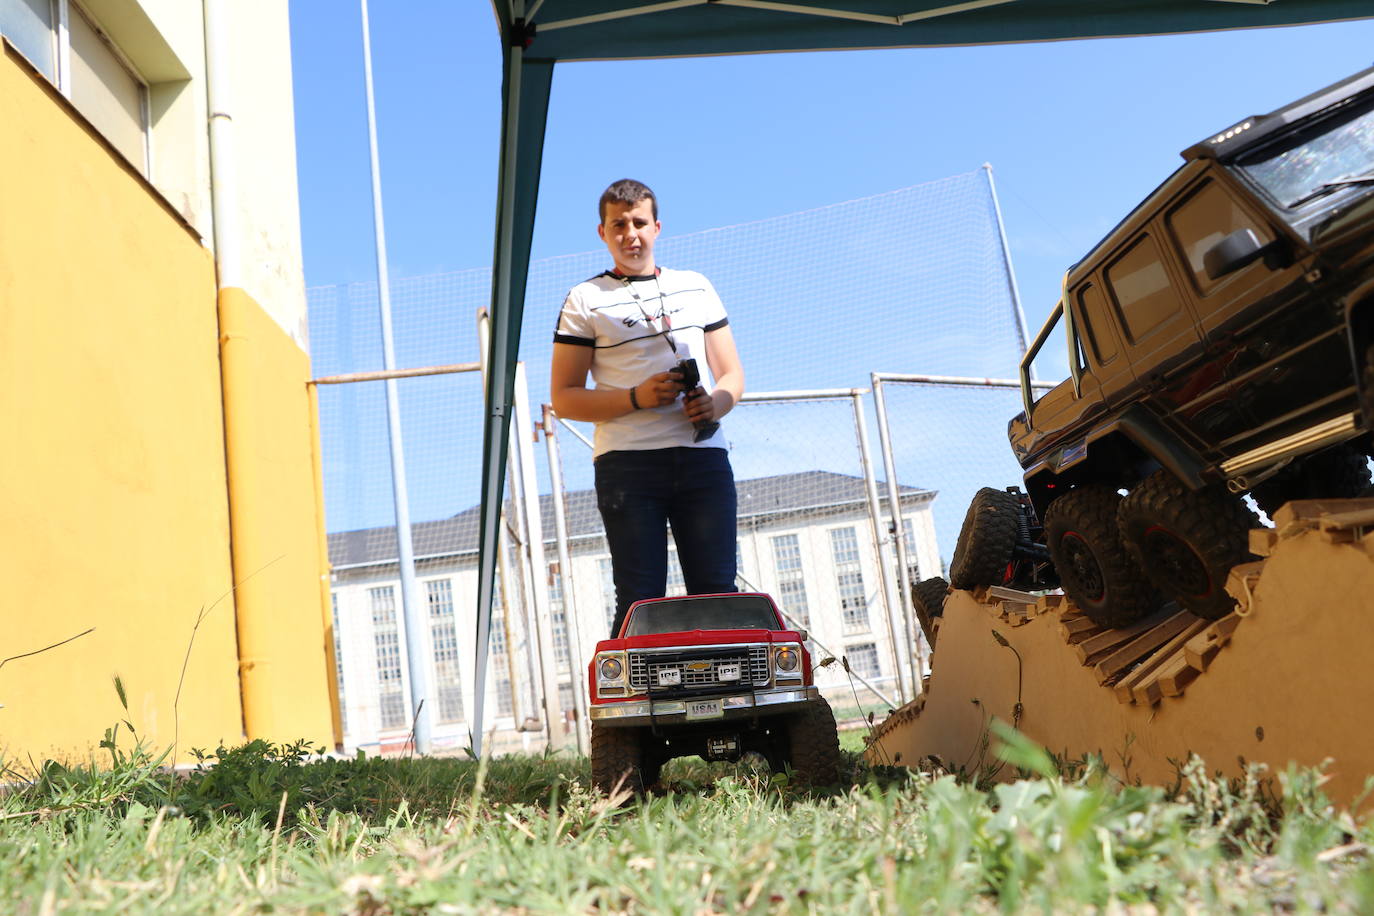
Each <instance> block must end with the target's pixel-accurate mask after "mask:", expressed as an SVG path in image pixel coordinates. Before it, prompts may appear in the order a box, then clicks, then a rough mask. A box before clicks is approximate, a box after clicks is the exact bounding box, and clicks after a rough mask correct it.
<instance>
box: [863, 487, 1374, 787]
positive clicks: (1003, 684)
mask: <svg viewBox="0 0 1374 916" xmlns="http://www.w3.org/2000/svg"><path fill="white" fill-rule="evenodd" d="M1275 525H1276V527H1275V528H1272V529H1259V530H1256V531H1254V532H1252V536H1251V548H1252V550H1253V551H1254V552H1255V553H1256V554H1257V555H1259V556H1261V557H1262V559H1260V560H1258V561H1256V562H1253V563H1248V564H1246V565H1244V566H1238V567H1236V568H1235V569H1234V570H1232V572H1231V578H1230V582H1229V583H1228V586H1227V588H1228V590H1229V591H1230V592H1231V593H1232V594H1233V595H1235V596H1236V597H1237V599H1238V601H1239V602H1240V604H1239V608H1238V611H1237V613H1234V614H1232V615H1231V616H1229V617H1227V618H1225V619H1224V620H1220V621H1205V620H1200V619H1198V618H1196V617H1194V616H1193V615H1191V614H1188V613H1186V612H1182V613H1181V612H1177V611H1176V610H1175V611H1171V610H1169V609H1166V610H1165V611H1162V612H1160V613H1159V614H1158V615H1156V616H1155V617H1152V618H1150V619H1148V620H1145V621H1142V622H1141V623H1139V624H1136V625H1135V626H1132V627H1128V628H1123V629H1120V630H1102V629H1100V628H1098V627H1096V626H1094V625H1093V623H1092V622H1091V621H1090V620H1088V619H1087V618H1085V617H1083V616H1082V615H1081V614H1080V613H1079V612H1078V610H1077V609H1076V608H1074V607H1073V606H1072V605H1071V604H1069V603H1068V602H1067V599H1065V598H1063V597H1062V596H1056V595H1051V596H1045V597H1037V596H1035V595H1030V594H1027V593H1024V592H1016V591H1013V590H1011V589H1001V588H993V589H986V590H979V591H978V592H977V593H970V592H963V591H953V592H951V593H950V596H949V599H948V601H947V602H946V604H945V611H944V618H943V620H942V621H941V623H940V629H939V632H938V636H937V640H936V647H935V652H934V655H933V656H932V673H931V675H930V677H929V678H928V679H927V681H926V690H925V693H923V694H922V695H921V696H919V697H918V698H917V699H916V700H914V701H913V702H911V703H909V704H907V705H906V706H904V707H902V708H901V709H899V710H896V711H895V712H893V713H892V714H891V715H890V716H889V717H888V718H887V719H886V720H885V721H883V722H882V723H880V724H879V725H878V726H877V727H876V729H875V731H874V735H873V738H872V741H871V743H870V745H869V748H868V751H867V753H866V756H867V758H868V759H869V760H870V761H871V762H874V763H894V762H895V763H901V764H907V765H915V764H917V763H919V762H921V761H923V760H926V759H927V758H934V759H935V761H938V762H939V763H941V764H943V765H944V766H946V767H948V768H951V769H956V768H959V769H964V770H966V771H974V770H977V769H979V768H981V767H983V766H986V765H988V764H995V763H996V757H995V754H994V752H993V751H992V750H991V749H990V747H989V745H990V743H991V742H992V739H991V735H990V734H989V730H988V726H989V723H990V721H991V720H992V719H993V718H998V719H1001V720H1003V721H1005V722H1007V723H1013V722H1014V723H1015V724H1016V725H1017V727H1018V728H1019V729H1020V730H1021V731H1022V732H1023V733H1025V734H1026V735H1027V736H1029V737H1030V738H1032V739H1033V740H1035V741H1037V742H1039V743H1040V744H1041V745H1043V746H1045V747H1046V748H1048V749H1049V750H1050V751H1052V752H1054V753H1056V754H1062V755H1065V756H1066V757H1067V758H1069V759H1073V758H1081V757H1082V756H1084V755H1085V754H1088V753H1095V754H1099V755H1100V756H1101V757H1102V758H1103V760H1104V761H1105V762H1106V763H1107V765H1108V766H1109V767H1110V768H1111V769H1112V770H1113V771H1114V772H1115V773H1116V774H1117V775H1119V776H1121V777H1122V778H1123V779H1127V780H1129V781H1132V782H1135V781H1139V782H1145V783H1157V784H1163V785H1167V784H1169V783H1171V782H1172V781H1173V779H1174V776H1175V771H1176V765H1175V761H1179V762H1181V761H1183V760H1186V759H1187V757H1188V756H1189V754H1190V753H1197V754H1200V755H1201V756H1202V757H1203V758H1204V759H1205V760H1206V761H1207V765H1208V768H1209V770H1212V771H1217V770H1220V771H1222V772H1224V773H1226V774H1227V775H1231V776H1236V775H1239V774H1240V772H1241V769H1242V767H1243V766H1244V763H1245V762H1246V761H1253V762H1264V763H1267V764H1269V766H1270V768H1271V770H1273V771H1279V772H1281V771H1282V770H1283V769H1284V768H1285V767H1286V766H1287V765H1288V763H1289V762H1290V761H1294V762H1297V763H1299V764H1302V765H1318V764H1321V763H1322V762H1323V761H1324V760H1327V759H1328V758H1329V759H1330V760H1332V763H1331V765H1330V766H1329V767H1328V770H1327V772H1328V774H1329V775H1330V777H1331V781H1330V782H1329V783H1328V784H1327V785H1326V787H1325V789H1326V791H1327V793H1328V794H1329V795H1330V797H1331V798H1332V800H1333V801H1336V802H1338V803H1341V804H1349V803H1351V802H1353V801H1355V800H1356V799H1357V797H1358V796H1359V795H1360V794H1361V793H1362V791H1363V789H1364V786H1365V781H1366V778H1367V777H1368V776H1370V775H1371V774H1374V500H1339V501H1335V500H1327V501H1317V500H1311V501H1304V502H1294V503H1290V504H1288V505H1287V506H1285V507H1284V508H1283V509H1281V510H1279V512H1278V513H1277V514H1276V517H1275ZM1170 607H1171V608H1172V606H1170ZM1001 775H1004V776H1006V777H1008V778H1010V777H1011V776H1012V775H1013V774H1012V773H1010V772H1009V768H1006V769H1004V771H1003V773H1002V774H1001ZM1366 804H1367V805H1374V799H1371V800H1370V801H1369V802H1367V803H1366Z"/></svg>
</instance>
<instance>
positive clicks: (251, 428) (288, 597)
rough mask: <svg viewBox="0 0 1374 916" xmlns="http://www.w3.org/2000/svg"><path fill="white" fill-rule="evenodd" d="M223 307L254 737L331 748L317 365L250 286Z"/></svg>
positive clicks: (246, 692) (243, 638)
mask: <svg viewBox="0 0 1374 916" xmlns="http://www.w3.org/2000/svg"><path fill="white" fill-rule="evenodd" d="M219 309H220V335H221V338H220V339H221V353H222V359H223V365H224V391H225V399H224V405H225V416H226V425H225V429H226V435H227V436H228V441H229V492H230V494H231V498H230V506H231V510H230V511H231V521H232V525H233V535H234V580H235V581H236V582H238V583H239V585H238V589H237V591H236V598H237V599H238V609H239V614H238V636H239V654H240V656H241V659H242V661H241V670H242V673H243V703H244V718H245V721H246V723H247V727H248V735H249V736H250V737H254V738H258V737H264V738H271V739H273V740H276V741H287V740H294V739H296V738H309V739H311V740H312V741H316V742H319V743H321V744H325V745H327V746H333V745H334V743H335V735H334V726H333V716H332V712H331V702H330V696H331V693H332V684H333V673H334V669H333V666H332V665H330V664H329V662H328V658H329V653H330V650H332V648H333V635H332V632H331V630H330V628H328V627H327V626H326V625H325V623H324V620H325V618H324V611H323V609H322V608H321V594H322V593H321V589H320V576H321V574H322V573H323V572H324V571H325V567H324V565H323V564H324V563H325V562H326V558H324V557H322V556H321V539H320V535H319V531H320V527H321V525H322V519H321V518H320V516H319V515H318V513H317V511H316V509H317V506H318V503H317V502H316V494H317V491H316V487H315V475H314V466H313V462H312V456H313V454H314V448H315V432H314V429H313V428H312V425H311V403H310V398H309V392H308V390H307V388H306V382H307V381H308V380H309V378H310V363H309V360H308V359H307V358H306V356H305V354H304V353H303V352H302V351H301V349H300V348H299V347H298V346H296V344H295V342H293V341H292V340H291V338H290V337H289V336H288V335H287V334H286V332H285V331H283V330H282V328H281V326H280V325H278V324H277V323H276V321H274V320H273V319H272V317H271V316H270V315H268V314H267V312H266V311H264V310H263V309H262V307H261V306H260V305H259V304H258V303H256V302H254V301H253V299H252V298H251V297H250V296H249V295H248V294H247V293H245V292H244V291H243V290H240V289H232V288H231V289H224V290H221V292H220V297H219ZM341 737H342V736H340V738H341Z"/></svg>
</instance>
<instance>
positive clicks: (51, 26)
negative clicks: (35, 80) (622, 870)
mask: <svg viewBox="0 0 1374 916" xmlns="http://www.w3.org/2000/svg"><path fill="white" fill-rule="evenodd" d="M0 33H3V34H4V36H5V37H6V38H8V39H9V40H10V44H12V45H14V46H15V47H16V48H18V49H19V51H20V53H22V54H23V55H24V56H25V57H27V58H28V59H29V63H31V64H33V65H34V66H35V67H37V68H38V71H39V72H40V73H42V74H43V75H44V76H46V77H47V78H48V79H49V80H50V81H52V82H54V83H56V82H57V64H56V60H57V11H56V10H55V9H54V4H53V3H52V0H0Z"/></svg>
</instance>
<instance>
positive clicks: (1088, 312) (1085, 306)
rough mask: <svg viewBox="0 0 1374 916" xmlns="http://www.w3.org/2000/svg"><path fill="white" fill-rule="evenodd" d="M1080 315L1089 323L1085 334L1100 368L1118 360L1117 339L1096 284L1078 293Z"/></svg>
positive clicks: (1086, 325) (1085, 328)
mask: <svg viewBox="0 0 1374 916" xmlns="http://www.w3.org/2000/svg"><path fill="white" fill-rule="evenodd" d="M1078 305H1079V314H1081V315H1083V316H1085V317H1086V318H1087V321H1084V322H1081V323H1082V324H1084V325H1085V327H1084V328H1083V331H1084V333H1085V334H1086V335H1087V338H1088V341H1089V343H1091V344H1092V350H1093V356H1094V358H1095V359H1096V360H1097V364H1098V365H1099V366H1105V365H1107V364H1108V363H1110V362H1111V361H1112V360H1114V359H1116V338H1115V337H1113V336H1112V328H1111V325H1110V324H1109V323H1108V320H1107V304H1106V303H1105V302H1103V301H1102V291H1101V290H1100V289H1098V288H1097V286H1096V284H1092V283H1090V284H1088V285H1087V286H1085V287H1083V288H1082V289H1080V290H1079V291H1078Z"/></svg>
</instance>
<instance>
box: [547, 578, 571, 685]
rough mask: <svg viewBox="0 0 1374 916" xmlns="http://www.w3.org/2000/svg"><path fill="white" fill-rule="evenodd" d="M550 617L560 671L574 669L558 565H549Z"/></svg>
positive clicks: (554, 651)
mask: <svg viewBox="0 0 1374 916" xmlns="http://www.w3.org/2000/svg"><path fill="white" fill-rule="evenodd" d="M549 616H550V618H551V620H552V622H553V654H554V658H556V659H558V670H559V671H567V670H569V669H570V668H572V654H571V653H570V652H569V651H568V612H567V609H566V607H565V605H564V603H563V574H562V572H560V571H559V569H558V564H557V563H551V564H549Z"/></svg>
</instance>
